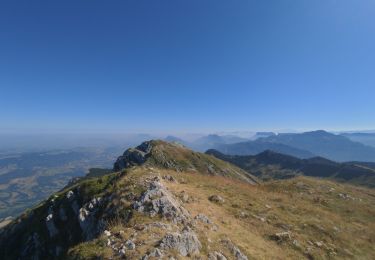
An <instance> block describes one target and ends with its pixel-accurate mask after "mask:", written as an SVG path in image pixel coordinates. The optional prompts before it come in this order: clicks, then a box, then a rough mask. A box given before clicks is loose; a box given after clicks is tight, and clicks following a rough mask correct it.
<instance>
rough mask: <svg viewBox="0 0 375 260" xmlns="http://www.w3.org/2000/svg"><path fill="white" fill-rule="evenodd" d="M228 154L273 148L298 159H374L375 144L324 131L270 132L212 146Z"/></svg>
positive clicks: (249, 152) (342, 160) (255, 151)
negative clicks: (315, 157) (261, 135)
mask: <svg viewBox="0 0 375 260" xmlns="http://www.w3.org/2000/svg"><path fill="white" fill-rule="evenodd" d="M212 148H214V149H216V150H219V151H220V152H223V153H226V154H232V155H254V154H257V153H259V152H262V151H264V150H273V151H275V152H279V153H284V154H288V155H292V156H296V157H299V158H309V157H312V156H314V155H315V156H322V157H325V158H328V159H330V160H334V161H339V162H345V161H370V162H375V147H371V146H367V145H364V144H363V143H360V142H355V141H352V140H350V139H349V138H347V137H345V136H343V135H335V134H332V133H329V132H326V131H322V130H319V131H313V132H305V133H291V134H278V135H271V136H269V137H265V138H259V139H257V140H255V141H247V142H242V143H236V144H220V145H216V146H214V147H212Z"/></svg>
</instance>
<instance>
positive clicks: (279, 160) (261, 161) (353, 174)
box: [206, 149, 375, 188]
mask: <svg viewBox="0 0 375 260" xmlns="http://www.w3.org/2000/svg"><path fill="white" fill-rule="evenodd" d="M206 153H207V154H210V155H213V156H215V157H216V158H218V159H221V160H224V161H227V162H230V163H232V164H234V165H236V166H238V167H240V168H242V169H244V170H245V171H247V172H249V173H251V174H253V175H255V176H257V177H258V178H261V179H263V180H269V179H287V178H292V177H296V176H299V175H305V176H312V177H321V178H330V179H334V180H337V181H341V182H347V183H352V184H359V185H364V186H368V187H372V188H374V187H375V163H360V162H350V163H337V162H334V161H330V160H327V159H325V158H322V157H313V158H310V159H299V158H296V157H293V156H289V155H285V154H280V153H276V152H273V151H269V150H268V151H265V152H262V153H260V154H257V155H254V156H251V155H248V156H239V155H225V154H223V153H220V152H219V151H216V150H213V149H212V150H208V151H207V152H206Z"/></svg>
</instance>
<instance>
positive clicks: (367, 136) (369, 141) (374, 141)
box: [340, 133, 375, 147]
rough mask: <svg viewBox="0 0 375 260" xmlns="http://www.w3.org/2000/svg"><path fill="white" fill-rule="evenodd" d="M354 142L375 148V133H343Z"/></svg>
mask: <svg viewBox="0 0 375 260" xmlns="http://www.w3.org/2000/svg"><path fill="white" fill-rule="evenodd" d="M340 135H342V136H345V137H347V138H349V139H350V140H352V141H355V142H360V143H363V144H365V145H369V146H373V147H375V133H342V134H340Z"/></svg>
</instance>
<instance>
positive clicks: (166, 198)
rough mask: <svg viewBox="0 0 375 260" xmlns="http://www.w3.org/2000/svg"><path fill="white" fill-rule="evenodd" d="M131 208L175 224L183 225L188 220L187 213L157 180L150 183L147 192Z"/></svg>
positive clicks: (188, 215)
mask: <svg viewBox="0 0 375 260" xmlns="http://www.w3.org/2000/svg"><path fill="white" fill-rule="evenodd" d="M133 207H134V209H136V210H137V211H139V212H143V213H148V214H150V216H155V215H157V214H159V215H161V216H162V217H164V218H166V219H168V220H172V221H173V222H175V223H178V222H182V223H185V222H186V221H187V220H188V219H189V218H190V214H189V212H188V211H187V210H186V209H185V208H183V207H182V206H181V205H180V204H179V203H178V201H177V200H176V199H175V198H174V196H173V195H172V194H171V193H170V192H169V191H168V190H167V189H166V187H165V186H163V185H162V183H160V182H159V181H158V180H156V181H153V182H151V183H150V185H149V188H148V189H147V191H146V192H144V193H143V194H142V196H141V198H140V199H139V200H138V201H136V202H135V203H134V204H133Z"/></svg>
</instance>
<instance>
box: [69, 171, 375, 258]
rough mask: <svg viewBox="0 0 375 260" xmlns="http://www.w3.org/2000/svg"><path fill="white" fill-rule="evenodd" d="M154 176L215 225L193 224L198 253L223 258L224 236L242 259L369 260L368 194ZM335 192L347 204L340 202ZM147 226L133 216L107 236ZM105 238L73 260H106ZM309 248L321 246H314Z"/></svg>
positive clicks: (328, 186)
mask: <svg viewBox="0 0 375 260" xmlns="http://www.w3.org/2000/svg"><path fill="white" fill-rule="evenodd" d="M146 172H147V171H146V170H145V169H144V168H142V167H139V168H135V169H133V170H131V171H130V172H129V174H127V175H126V176H124V177H123V179H122V180H121V182H128V181H129V180H130V179H131V180H133V182H135V183H137V180H139V178H144V177H146V176H147V173H146ZM157 172H158V173H159V174H160V175H161V176H163V175H172V176H174V177H175V178H176V179H177V180H178V183H174V182H168V181H163V182H164V183H165V185H167V186H168V188H169V189H170V190H171V191H172V192H173V193H174V194H175V195H176V196H177V197H179V196H180V194H181V193H182V192H185V193H187V194H188V195H189V197H190V198H192V201H190V202H188V203H184V207H185V208H186V209H188V210H189V212H190V213H191V215H193V216H195V215H197V214H199V213H203V214H205V215H206V216H208V217H209V218H210V219H211V220H212V221H213V222H214V223H215V224H216V225H218V227H219V228H218V231H213V230H211V229H210V228H208V227H207V226H204V225H197V229H198V234H199V236H200V240H201V242H202V244H203V249H202V253H203V255H204V254H206V253H208V252H212V251H214V250H217V251H222V252H223V253H225V254H227V255H230V253H229V252H226V251H225V250H226V249H224V248H223V246H222V244H221V243H220V241H221V239H223V238H230V239H231V240H232V241H233V242H234V243H235V244H236V245H238V246H239V247H240V248H241V250H242V251H243V252H245V253H246V254H247V255H248V256H249V259H301V258H311V259H313V258H314V259H331V258H333V259H371V257H372V256H373V255H374V254H375V250H374V248H373V243H374V241H375V209H374V208H373V205H374V203H375V192H374V191H373V190H369V189H364V188H358V187H353V186H349V185H344V184H338V183H334V182H330V181H327V180H319V179H313V178H308V177H298V178H295V179H290V180H283V181H275V182H269V183H266V184H261V185H258V186H253V185H249V184H246V183H243V182H240V181H238V180H233V179H228V178H225V177H221V176H207V175H201V174H197V173H178V172H176V171H173V170H157ZM121 182H120V183H121ZM340 193H341V194H344V193H345V194H348V195H349V196H351V197H352V198H354V199H352V198H350V199H344V198H341V197H340V196H339V194H340ZM213 194H218V195H220V196H222V197H223V198H224V199H225V202H224V203H223V204H216V203H213V202H211V201H209V200H208V197H209V196H211V195H213ZM152 221H155V219H153V218H150V217H144V216H142V217H141V216H137V215H135V217H133V219H132V221H131V222H130V223H129V224H127V225H125V226H123V224H119V223H117V224H115V225H113V230H115V229H121V230H127V229H126V227H130V226H134V225H135V224H141V223H145V222H152ZM286 230H290V232H291V236H292V239H291V240H286V241H283V242H276V241H274V240H273V239H272V238H271V237H272V235H274V234H275V233H278V232H283V231H286ZM154 232H162V231H161V230H157V231H154ZM105 239H106V238H105V237H104V236H102V237H100V238H98V239H97V240H94V241H91V242H89V243H83V244H80V245H79V246H77V247H75V248H74V249H72V250H71V253H72V255H74V256H75V257H77V258H89V257H93V256H98V255H100V256H102V257H111V256H112V255H111V252H110V251H108V250H106V249H105V246H103V250H102V251H100V250H99V251H100V252H99V251H98V247H97V245H104V244H105V241H106V240H105ZM294 240H296V241H297V242H294V243H295V244H293V241H294ZM316 242H323V245H322V246H320V247H319V246H317V245H316ZM137 250H138V251H137V253H136V252H134V254H135V255H134V257H135V256H136V254H139V255H141V254H142V253H143V252H144V251H142V246H140V247H137ZM139 255H138V256H139Z"/></svg>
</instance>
